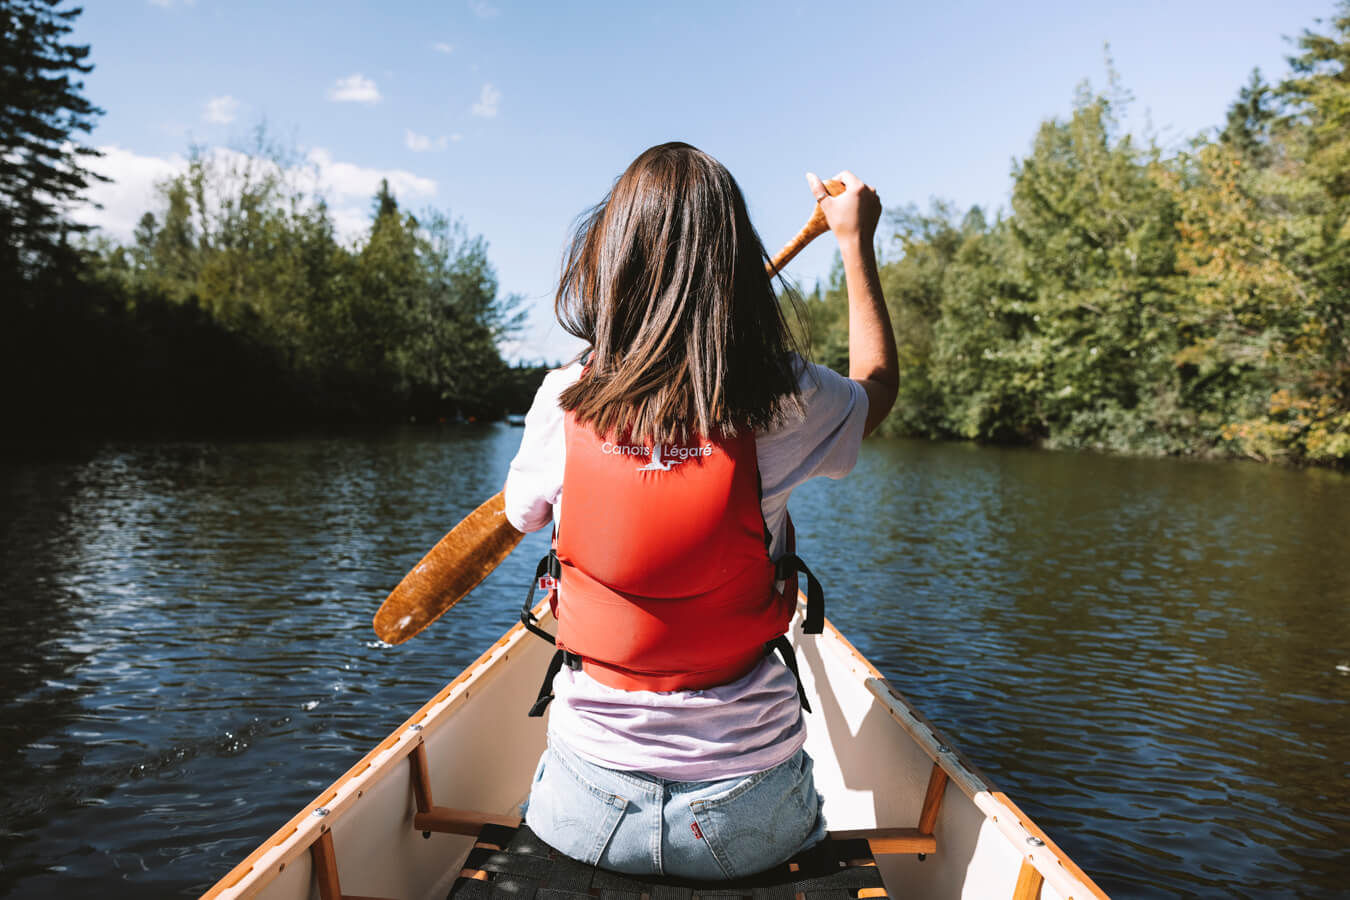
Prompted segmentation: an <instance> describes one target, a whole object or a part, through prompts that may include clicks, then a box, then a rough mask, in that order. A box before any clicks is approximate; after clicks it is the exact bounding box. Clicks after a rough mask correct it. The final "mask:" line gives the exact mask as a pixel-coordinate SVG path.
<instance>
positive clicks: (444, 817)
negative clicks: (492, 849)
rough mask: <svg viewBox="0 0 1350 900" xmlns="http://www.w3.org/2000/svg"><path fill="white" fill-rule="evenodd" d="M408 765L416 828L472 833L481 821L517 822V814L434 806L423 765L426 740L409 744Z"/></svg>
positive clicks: (508, 825) (428, 775) (509, 824)
mask: <svg viewBox="0 0 1350 900" xmlns="http://www.w3.org/2000/svg"><path fill="white" fill-rule="evenodd" d="M408 765H409V766H410V767H411V768H412V789H413V800H414V801H415V802H416V803H417V814H416V815H414V816H413V828H415V829H416V830H418V831H421V832H432V831H434V832H436V833H437V834H463V835H468V836H470V837H472V836H473V835H475V834H477V833H478V832H479V830H480V829H481V828H482V827H483V826H484V825H501V826H504V827H506V828H515V827H516V826H517V825H519V824H520V816H512V815H501V814H498V813H488V812H479V811H478V810H473V809H454V808H452V807H449V806H437V805H436V803H435V801H434V800H433V799H432V797H431V768H430V767H429V766H428V765H427V745H426V744H418V745H417V746H416V747H414V748H413V750H412V752H411V753H409V754H408Z"/></svg>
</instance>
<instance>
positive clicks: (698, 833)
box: [689, 822, 703, 841]
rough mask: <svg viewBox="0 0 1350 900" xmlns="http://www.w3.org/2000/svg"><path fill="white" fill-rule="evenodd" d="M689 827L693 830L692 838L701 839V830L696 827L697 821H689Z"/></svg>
mask: <svg viewBox="0 0 1350 900" xmlns="http://www.w3.org/2000/svg"><path fill="white" fill-rule="evenodd" d="M689 827H690V828H691V829H692V830H693V832H694V838H695V839H696V840H700V841H701V840H703V831H702V830H701V829H700V828H699V827H698V823H697V822H691V823H690V824H689Z"/></svg>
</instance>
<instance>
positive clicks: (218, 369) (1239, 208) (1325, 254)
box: [0, 0, 1350, 465]
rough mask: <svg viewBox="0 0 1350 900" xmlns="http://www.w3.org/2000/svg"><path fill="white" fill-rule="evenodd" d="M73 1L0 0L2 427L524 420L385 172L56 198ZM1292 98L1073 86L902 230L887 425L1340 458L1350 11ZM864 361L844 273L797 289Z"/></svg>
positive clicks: (69, 109)
mask: <svg viewBox="0 0 1350 900" xmlns="http://www.w3.org/2000/svg"><path fill="white" fill-rule="evenodd" d="M63 2H64V0H0V30H2V31H3V42H4V47H3V49H4V54H5V58H6V60H7V62H6V63H5V65H3V66H0V89H2V90H0V97H3V100H2V101H0V201H2V202H0V294H2V295H3V297H2V298H0V360H2V362H0V377H3V378H4V383H5V389H4V390H5V394H4V397H5V402H4V409H3V415H4V416H5V418H6V420H7V422H8V423H9V424H10V425H11V431H15V432H17V431H19V430H22V429H27V430H28V431H29V432H32V431H36V432H38V433H47V432H49V431H53V430H55V431H71V430H75V431H104V432H106V431H109V430H121V431H144V430H145V429H147V428H159V427H167V428H181V427H204V426H205V427H212V426H220V427H230V428H237V427H240V426H248V427H253V426H273V425H277V424H283V423H284V424H288V425H294V424H305V423H332V422H391V421H406V420H407V419H408V418H410V417H411V418H415V419H418V420H445V419H454V418H469V417H478V418H491V417H496V416H499V415H501V414H502V413H504V412H506V411H519V410H523V409H524V408H525V407H526V406H528V403H529V400H530V397H531V394H532V392H533V389H534V387H535V386H536V385H537V383H538V381H539V378H540V377H541V375H542V371H543V369H542V367H539V366H511V365H509V364H507V363H506V362H505V361H504V360H503V358H502V355H501V351H500V344H501V341H502V340H503V339H504V338H506V337H508V336H509V335H510V334H511V333H512V331H513V330H514V329H515V328H517V327H518V326H519V324H520V321H521V317H522V313H521V312H520V311H519V309H518V301H517V300H516V298H513V297H509V296H507V297H503V296H502V295H501V294H500V292H499V290H498V283H497V279H496V275H495V272H494V271H493V268H492V266H491V264H490V263H489V261H488V257H487V247H486V244H485V242H484V241H483V240H482V238H481V237H476V236H472V235H470V234H469V232H468V231H467V229H466V228H465V227H464V225H463V224H462V223H460V222H457V221H454V220H452V219H450V218H449V217H448V216H446V215H444V214H443V213H439V212H436V211H434V210H433V211H428V212H425V213H422V214H421V215H416V216H415V215H411V214H410V213H409V212H408V211H406V210H404V209H402V208H400V206H399V204H398V201H397V199H396V198H395V197H394V195H393V194H392V192H391V191H390V190H389V187H388V185H387V184H385V185H382V186H381V187H380V189H379V190H378V192H377V193H376V195H375V196H374V197H373V199H372V209H371V218H370V224H369V227H368V229H367V230H366V231H365V232H364V233H363V234H361V235H359V236H357V237H355V238H350V237H349V238H347V239H343V238H341V237H339V235H338V234H337V231H336V227H335V224H334V220H333V216H332V214H331V212H330V210H329V209H328V206H327V204H326V203H325V200H324V197H323V194H322V192H321V190H320V189H319V187H318V185H317V180H315V179H313V178H312V177H309V176H308V175H307V173H306V172H305V170H304V167H303V166H301V165H298V164H297V163H296V161H295V160H293V159H288V158H287V156H286V154H285V152H283V151H281V150H278V149H277V148H276V147H275V146H272V145H271V144H269V142H268V139H267V138H266V136H265V135H263V134H259V135H258V136H257V137H256V139H255V141H254V143H253V145H252V146H251V147H250V148H249V149H248V150H247V151H224V150H214V151H206V150H199V151H195V152H193V154H192V155H191V158H190V161H189V164H188V166H187V168H186V170H185V171H183V172H181V173H179V174H177V175H175V176H174V177H172V178H170V179H168V180H167V181H165V182H164V183H162V184H161V185H160V186H159V189H158V196H157V200H156V204H155V207H154V208H153V209H151V210H147V211H146V214H145V215H144V216H143V217H142V219H141V221H140V224H139V226H138V227H137V229H136V231H135V234H134V237H133V238H132V240H130V241H129V242H123V241H117V240H113V239H111V238H108V237H107V236H100V235H97V234H89V233H87V232H88V229H87V228H85V227H83V226H80V225H78V224H76V223H74V222H72V221H71V220H70V219H69V217H68V215H67V212H68V209H69V207H70V205H71V204H72V203H74V202H77V201H78V199H79V197H80V196H81V194H82V192H83V191H84V190H85V188H86V187H87V186H88V185H89V184H90V183H92V182H93V181H96V180H98V179H99V176H98V175H96V174H95V173H94V172H93V171H92V170H91V169H90V168H88V166H89V161H90V159H91V157H93V156H96V155H97V154H96V152H95V151H93V150H92V149H90V148H88V147H85V146H83V145H81V144H80V143H78V141H77V140H75V137H74V135H75V134H76V133H77V132H81V131H83V132H89V131H90V130H91V129H92V127H93V122H94V120H95V119H96V118H97V116H98V115H99V114H100V113H101V111H100V110H99V109H97V108H96V107H94V106H93V105H92V104H90V103H89V102H88V101H87V100H85V99H84V97H83V96H82V89H83V85H82V84H81V83H80V82H79V81H78V78H79V76H80V74H81V73H84V72H88V71H89V70H90V68H91V65H90V63H89V62H88V56H89V48H88V47H87V46H84V47H81V46H73V45H71V44H69V42H68V40H67V38H68V35H69V33H70V31H71V23H72V21H73V20H74V18H75V17H76V16H77V15H78V14H79V10H78V9H70V10H64V11H63V10H61V9H60V8H59V7H60V6H61V4H62V3H63ZM1290 64H1291V68H1290V71H1289V72H1288V73H1287V74H1286V76H1285V77H1284V78H1283V79H1282V80H1280V81H1279V82H1278V83H1275V84H1270V83H1267V82H1266V81H1265V80H1264V79H1263V78H1262V77H1261V76H1260V74H1259V73H1256V72H1254V73H1253V75H1252V78H1251V80H1250V81H1249V83H1248V84H1246V85H1245V86H1243V87H1242V88H1241V89H1240V90H1239V91H1238V94H1237V97H1236V99H1235V100H1234V102H1233V103H1232V105H1231V107H1230V109H1229V112H1228V117H1227V121H1226V123H1225V124H1224V125H1223V126H1222V128H1218V129H1215V130H1214V131H1213V132H1212V133H1208V134H1205V135H1202V136H1199V137H1196V138H1194V139H1193V140H1191V141H1189V142H1188V143H1187V144H1186V145H1185V146H1184V147H1183V148H1180V149H1177V148H1164V147H1161V146H1159V145H1158V143H1157V142H1156V140H1153V139H1146V140H1144V141H1140V140H1139V139H1138V138H1136V137H1135V136H1134V135H1131V134H1129V133H1127V132H1126V131H1125V130H1124V128H1123V127H1122V125H1121V118H1122V116H1123V113H1124V110H1125V107H1126V105H1127V103H1128V100H1129V98H1128V96H1127V95H1126V93H1125V92H1124V91H1123V90H1122V89H1121V87H1120V85H1119V81H1118V79H1117V78H1116V76H1115V75H1114V73H1112V75H1111V79H1110V84H1109V87H1108V90H1107V91H1105V92H1094V91H1092V90H1090V89H1089V88H1087V87H1083V88H1080V90H1079V93H1078V96H1077V98H1076V101H1075V104H1074V108H1073V111H1072V114H1071V115H1070V116H1069V117H1068V118H1067V119H1052V120H1049V121H1046V122H1043V123H1042V124H1041V126H1040V128H1039V130H1038V131H1037V133H1036V136H1035V139H1034V142H1033V146H1032V148H1031V151H1030V153H1029V154H1028V155H1027V156H1026V157H1025V158H1023V159H1021V160H1018V161H1016V162H1015V163H1014V165H1013V172H1012V191H1011V202H1010V208H1009V209H1008V210H1006V211H1000V212H998V213H997V214H996V215H994V216H993V217H992V218H991V217H990V216H989V215H987V214H986V213H985V212H984V211H983V210H981V209H980V208H979V207H973V208H971V209H969V210H965V211H962V210H958V209H955V208H954V207H952V206H951V205H949V204H943V203H935V204H933V205H932V206H931V207H930V208H929V209H927V210H920V209H918V208H915V207H909V208H906V209H903V210H900V211H898V212H895V213H892V221H893V222H894V224H895V226H896V234H895V242H894V244H893V246H891V247H890V248H888V249H887V252H886V253H885V254H884V255H883V258H884V259H886V260H887V261H886V262H884V264H883V266H882V282H883V288H884V291H885V295H886V298H887V303H888V305H889V307H890V313H891V318H892V321H893V323H894V327H895V332H896V337H897V342H898V345H899V349H900V359H901V366H902V379H901V394H900V399H899V402H898V403H897V404H896V408H895V410H894V411H893V412H892V414H891V415H890V417H889V418H888V419H887V420H886V422H885V423H884V425H883V426H882V432H883V433H885V434H892V435H909V436H923V437H931V438H949V439H967V440H979V441H989V442H1021V443H1035V444H1040V445H1044V446H1050V447H1066V448H1085V449H1098V450H1108V451H1118V452H1131V453H1154V454H1191V455H1211V456H1235V457H1246V458H1254V459H1262V460H1276V459H1278V460H1288V461H1295V462H1307V463H1315V464H1324V465H1346V464H1347V463H1350V0H1341V2H1340V3H1339V4H1338V6H1337V15H1336V16H1335V17H1334V18H1332V20H1331V21H1330V22H1329V23H1328V30H1327V32H1326V33H1318V32H1314V31H1311V30H1310V31H1305V32H1304V34H1303V35H1302V36H1301V37H1300V38H1299V39H1298V41H1297V53H1296V55H1294V56H1293V57H1292V58H1291V59H1290ZM804 309H805V311H806V317H805V318H806V324H807V328H808V333H809V342H810V345H811V348H812V352H813V354H814V355H815V357H816V358H817V359H818V360H819V361H821V362H824V363H826V364H827V365H831V366H834V367H836V368H839V369H841V370H843V369H845V368H846V366H847V347H848V341H847V321H848V317H847V298H846V293H845V290H844V284H843V275H842V271H841V270H840V269H839V268H838V267H836V270H835V272H834V273H833V275H832V276H831V278H830V279H829V280H828V281H827V282H826V283H825V284H822V285H817V287H816V289H815V290H814V291H813V292H812V293H811V294H810V295H809V296H808V297H807V298H806V302H805V304H804Z"/></svg>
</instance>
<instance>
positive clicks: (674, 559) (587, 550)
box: [554, 413, 797, 691]
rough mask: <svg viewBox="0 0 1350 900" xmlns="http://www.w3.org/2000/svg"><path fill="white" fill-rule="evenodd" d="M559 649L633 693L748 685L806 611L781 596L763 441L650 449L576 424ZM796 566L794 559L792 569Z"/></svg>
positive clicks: (793, 592) (793, 588)
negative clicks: (763, 505)
mask: <svg viewBox="0 0 1350 900" xmlns="http://www.w3.org/2000/svg"><path fill="white" fill-rule="evenodd" d="M564 434H565V439H566V447H567V450H566V452H567V456H566V464H565V468H564V473H563V495H562V500H561V501H560V502H561V508H560V516H559V525H558V536H557V548H556V552H557V559H558V570H559V573H560V581H561V595H560V601H559V602H558V603H557V604H556V606H555V610H554V611H555V613H556V614H557V619H558V634H557V638H556V642H557V645H558V648H559V649H560V650H562V651H565V652H567V653H571V654H575V655H576V656H578V657H580V658H581V660H582V665H583V668H584V669H585V671H586V672H587V674H589V675H590V676H591V677H592V678H594V679H595V680H596V681H598V682H600V683H601V684H605V685H608V686H610V687H614V688H621V689H623V690H650V691H673V690H697V689H700V688H707V687H712V686H714V685H718V684H725V683H727V682H730V681H734V680H736V679H737V678H740V677H741V676H742V675H745V674H746V673H747V672H749V671H750V670H751V669H753V668H754V667H755V665H756V664H757V663H758V662H759V660H760V659H761V658H762V657H763V656H764V653H765V649H764V646H765V644H766V643H767V642H769V641H772V640H773V639H775V638H777V637H779V636H781V635H782V634H783V633H784V632H785V631H786V630H787V627H788V623H789V621H790V620H791V618H792V614H793V612H794V611H795V609H796V605H797V585H796V577H795V572H793V573H791V575H790V576H789V577H787V578H785V583H784V584H783V585H782V586H781V587H779V586H777V585H776V583H775V582H777V581H778V577H779V576H778V572H777V570H776V567H775V566H774V564H773V562H771V561H770V559H769V554H768V549H767V543H768V542H767V534H766V529H765V525H764V518H763V514H762V512H761V511H760V502H759V471H758V465H757V458H756V454H755V438H754V435H753V434H752V433H749V432H743V433H742V434H741V435H739V436H737V437H735V438H730V439H726V440H713V439H704V440H700V441H695V442H691V443H689V444H686V445H680V446H675V445H661V444H658V445H656V446H652V447H648V446H644V445H640V444H635V443H632V442H629V441H624V440H611V439H608V438H604V437H601V436H599V435H597V434H596V433H595V432H594V431H592V430H591V429H589V428H587V427H585V426H582V425H578V424H577V423H576V421H575V419H574V417H573V416H572V415H571V414H570V413H568V414H567V416H566V419H565V424H564ZM793 558H794V559H795V557H793Z"/></svg>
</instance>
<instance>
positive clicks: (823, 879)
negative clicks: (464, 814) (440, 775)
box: [447, 825, 888, 900]
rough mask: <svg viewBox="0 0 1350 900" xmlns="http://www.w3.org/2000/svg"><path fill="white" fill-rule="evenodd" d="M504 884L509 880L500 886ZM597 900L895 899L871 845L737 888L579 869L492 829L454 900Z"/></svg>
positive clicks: (811, 855) (811, 853)
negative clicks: (506, 896) (570, 899)
mask: <svg viewBox="0 0 1350 900" xmlns="http://www.w3.org/2000/svg"><path fill="white" fill-rule="evenodd" d="M497 879H501V881H500V882H499V883H498V882H497ZM504 892H509V893H510V894H511V896H512V898H513V900H534V898H539V897H550V898H556V897H559V896H566V895H572V896H580V897H588V896H589V897H593V898H597V900H632V898H634V897H638V896H643V897H660V898H661V900H695V898H698V897H704V896H712V895H715V896H716V897H717V900H839V898H842V897H847V898H858V900H883V898H886V897H887V896H888V894H887V893H886V887H885V885H884V884H883V883H882V880H881V872H880V870H879V869H878V868H877V864H876V861H875V860H874V859H873V858H872V854H871V852H870V850H869V849H868V844H867V841H865V840H846V839H840V838H838V837H834V836H831V837H830V838H829V839H827V840H824V841H821V842H820V843H819V844H817V845H816V846H815V847H812V848H811V849H810V850H807V851H805V852H804V853H799V854H797V856H795V857H793V858H792V859H791V860H790V861H789V862H786V863H783V864H781V865H779V866H775V867H774V868H772V869H770V870H768V871H767V872H761V873H759V874H758V875H752V876H749V877H747V878H737V879H734V880H731V881H715V882H706V881H690V880H688V879H680V878H670V877H665V876H637V875H622V874H619V873H617V872H609V871H606V870H604V869H598V868H596V867H595V866H589V865H587V864H585V863H582V862H578V861H576V860H574V859H572V858H570V857H568V856H566V855H564V854H562V853H560V852H559V851H557V850H554V849H553V848H552V847H550V846H549V845H548V844H546V843H544V842H543V841H542V840H540V839H539V838H538V837H537V836H536V835H535V834H534V832H532V831H531V830H530V828H529V826H528V825H521V826H519V827H517V828H504V827H502V826H499V825H486V826H484V827H483V829H482V830H481V831H480V832H479V833H478V840H477V842H476V843H475V845H474V849H473V850H471V851H469V856H468V858H467V859H466V860H465V861H464V868H463V869H462V870H461V871H460V877H459V878H458V879H456V881H455V884H454V886H453V887H452V888H451V890H450V894H449V897H448V898H447V900H492V898H493V897H494V896H497V897H500V896H502V895H503V893H504Z"/></svg>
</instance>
